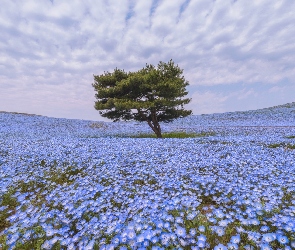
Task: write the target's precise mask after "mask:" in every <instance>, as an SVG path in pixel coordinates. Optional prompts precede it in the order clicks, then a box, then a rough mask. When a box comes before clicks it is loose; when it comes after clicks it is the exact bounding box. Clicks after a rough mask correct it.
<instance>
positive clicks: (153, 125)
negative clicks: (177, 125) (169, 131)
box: [138, 109, 163, 138]
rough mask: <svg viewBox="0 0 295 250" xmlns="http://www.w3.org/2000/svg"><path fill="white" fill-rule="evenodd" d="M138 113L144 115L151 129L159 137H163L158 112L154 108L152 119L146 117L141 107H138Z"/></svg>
mask: <svg viewBox="0 0 295 250" xmlns="http://www.w3.org/2000/svg"><path fill="white" fill-rule="evenodd" d="M138 113H139V114H140V115H141V117H143V118H144V119H145V120H146V121H147V123H148V124H149V126H150V127H151V129H152V130H153V131H154V133H155V134H156V136H157V138H163V137H162V132H161V126H160V124H159V122H158V119H157V115H156V112H155V111H154V110H152V112H151V118H152V120H150V119H149V118H148V117H146V116H145V115H144V114H143V113H142V112H141V111H140V110H139V109H138Z"/></svg>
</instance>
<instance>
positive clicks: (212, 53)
mask: <svg viewBox="0 0 295 250" xmlns="http://www.w3.org/2000/svg"><path fill="white" fill-rule="evenodd" d="M294 13H295V1H293V0H279V1H278V0H256V1H248V0H236V1H233V0H231V1H230V0H215V1H210V0H190V1H188V0H163V1H156V0H137V1H135V0H134V1H131V0H120V1H117V0H110V1H108V0H101V1H90V0H89V1H87V0H86V1H75V0H71V1H57V0H51V1H50V0H38V1H37V0H26V1H20V0H19V1H17V0H15V1H11V0H3V1H1V9H0V32H1V40H0V110H4V111H16V112H27V113H35V114H40V115H46V116H53V117H65V118H78V119H91V120H101V118H100V117H99V114H98V111H96V110H95V109H94V108H93V105H94V101H95V98H94V90H93V88H92V86H91V83H92V82H93V74H101V73H103V72H104V71H111V70H113V69H114V68H116V67H118V68H121V69H125V70H126V71H133V70H138V69H140V68H142V67H143V66H145V64H146V63H148V64H154V65H156V64H157V63H158V62H159V61H165V62H167V61H168V60H170V59H173V60H174V61H175V62H176V63H177V64H178V65H179V66H180V67H181V68H183V69H184V76H185V78H186V79H187V80H188V81H189V82H190V86H189V88H188V90H189V96H190V97H191V98H192V102H191V103H190V104H189V105H188V107H187V108H190V109H192V110H193V113H194V114H202V113H215V112H227V111H236V110H249V109H258V108H263V107H269V106H274V105H279V104H284V103H287V102H293V101H295V95H294V93H295V25H294V24H295V15H294Z"/></svg>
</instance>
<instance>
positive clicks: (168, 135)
mask: <svg viewBox="0 0 295 250" xmlns="http://www.w3.org/2000/svg"><path fill="white" fill-rule="evenodd" d="M212 135H215V133H213V132H202V133H186V132H169V133H163V134H162V136H163V138H179V139H182V138H196V137H206V136H212ZM130 137H131V138H156V135H155V134H137V135H132V136H130Z"/></svg>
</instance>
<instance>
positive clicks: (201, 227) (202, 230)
mask: <svg viewBox="0 0 295 250" xmlns="http://www.w3.org/2000/svg"><path fill="white" fill-rule="evenodd" d="M198 230H199V231H200V232H202V233H203V232H205V230H206V228H205V226H199V227H198Z"/></svg>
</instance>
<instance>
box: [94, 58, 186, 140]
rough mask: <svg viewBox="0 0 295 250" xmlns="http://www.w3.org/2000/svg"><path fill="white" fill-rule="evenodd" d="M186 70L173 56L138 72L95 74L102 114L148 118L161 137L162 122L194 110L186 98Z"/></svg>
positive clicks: (183, 115) (95, 84)
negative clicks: (177, 63) (185, 106)
mask: <svg viewBox="0 0 295 250" xmlns="http://www.w3.org/2000/svg"><path fill="white" fill-rule="evenodd" d="M182 73H183V70H182V69H180V68H179V67H178V65H175V64H174V62H173V61H172V60H170V61H169V62H168V63H164V62H159V64H158V66H157V67H155V66H153V65H148V64H146V66H145V67H144V68H142V69H140V70H138V71H136V72H128V73H127V72H125V71H124V70H120V69H117V68H116V69H115V70H114V72H111V73H110V72H104V74H102V75H94V83H93V84H92V86H93V87H94V90H95V91H96V94H95V97H96V99H97V101H96V102H95V106H94V107H95V109H96V110H99V113H100V115H101V116H102V117H106V118H109V119H112V120H113V121H119V120H125V121H126V120H136V121H146V122H147V123H148V125H149V126H150V127H151V129H152V130H153V131H154V133H155V134H156V135H157V137H158V138H161V137H162V133H161V127H160V122H171V121H173V120H174V119H176V118H178V117H185V116H188V115H190V114H191V113H192V111H191V110H185V109H184V107H183V106H184V105H185V104H188V103H189V102H190V99H189V98H183V97H184V96H186V95H187V94H188V92H187V91H186V86H188V85H189V83H188V81H186V80H185V79H184V77H183V75H182Z"/></svg>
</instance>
